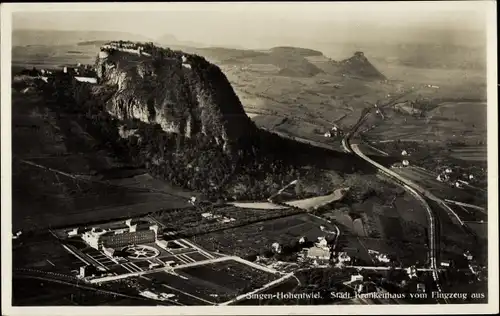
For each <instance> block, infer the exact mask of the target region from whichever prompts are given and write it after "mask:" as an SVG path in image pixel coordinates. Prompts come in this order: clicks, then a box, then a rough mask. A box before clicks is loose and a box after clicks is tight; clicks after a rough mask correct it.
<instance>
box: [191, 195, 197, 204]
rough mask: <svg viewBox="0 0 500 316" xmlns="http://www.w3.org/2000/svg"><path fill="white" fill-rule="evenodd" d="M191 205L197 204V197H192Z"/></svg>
mask: <svg viewBox="0 0 500 316" xmlns="http://www.w3.org/2000/svg"><path fill="white" fill-rule="evenodd" d="M189 203H191V204H192V205H195V204H196V197H195V196H192V197H191V198H190V199H189Z"/></svg>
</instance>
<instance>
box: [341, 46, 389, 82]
mask: <svg viewBox="0 0 500 316" xmlns="http://www.w3.org/2000/svg"><path fill="white" fill-rule="evenodd" d="M333 63H334V64H335V65H336V66H338V74H341V75H346V76H352V77H358V78H363V79H380V80H383V79H385V76H384V75H383V74H382V73H380V71H378V70H377V68H375V66H373V65H372V64H371V63H370V61H369V60H368V58H366V56H365V54H364V53H363V52H356V53H354V55H353V56H352V57H350V58H347V59H344V60H342V61H340V62H333Z"/></svg>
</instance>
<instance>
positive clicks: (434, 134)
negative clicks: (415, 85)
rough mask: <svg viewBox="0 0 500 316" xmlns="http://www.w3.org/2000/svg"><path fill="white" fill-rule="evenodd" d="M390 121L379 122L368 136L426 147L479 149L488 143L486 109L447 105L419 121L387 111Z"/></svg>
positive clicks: (477, 103) (473, 106)
mask: <svg viewBox="0 0 500 316" xmlns="http://www.w3.org/2000/svg"><path fill="white" fill-rule="evenodd" d="M386 116H387V119H386V120H383V121H379V122H378V123H377V124H376V126H375V128H373V129H371V130H370V131H369V132H368V133H367V136H368V137H370V139H373V140H379V141H381V140H383V141H388V140H393V141H396V140H401V141H416V142H425V143H443V142H454V141H455V142H456V141H460V142H464V143H466V144H468V145H473V146H474V145H477V143H478V142H485V141H486V133H487V131H486V105H485V103H482V102H474V103H465V102H458V103H444V104H442V105H440V106H438V107H437V108H435V109H433V110H432V111H430V112H428V113H427V114H426V117H423V118H418V117H413V116H410V115H402V114H399V113H397V112H394V111H389V110H387V111H386Z"/></svg>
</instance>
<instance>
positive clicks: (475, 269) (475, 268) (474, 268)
mask: <svg viewBox="0 0 500 316" xmlns="http://www.w3.org/2000/svg"><path fill="white" fill-rule="evenodd" d="M469 270H470V272H472V274H474V275H477V274H478V273H479V267H478V266H477V265H476V264H469Z"/></svg>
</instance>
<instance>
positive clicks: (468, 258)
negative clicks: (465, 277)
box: [464, 250, 474, 261]
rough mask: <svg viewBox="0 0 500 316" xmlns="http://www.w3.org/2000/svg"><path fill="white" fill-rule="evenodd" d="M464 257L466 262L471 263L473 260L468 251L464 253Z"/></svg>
mask: <svg viewBox="0 0 500 316" xmlns="http://www.w3.org/2000/svg"><path fill="white" fill-rule="evenodd" d="M464 257H465V258H466V259H467V260H468V261H471V260H472V259H474V258H473V256H472V254H471V253H470V251H468V250H467V251H466V252H464Z"/></svg>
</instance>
